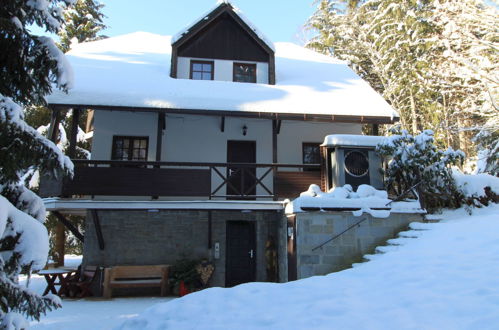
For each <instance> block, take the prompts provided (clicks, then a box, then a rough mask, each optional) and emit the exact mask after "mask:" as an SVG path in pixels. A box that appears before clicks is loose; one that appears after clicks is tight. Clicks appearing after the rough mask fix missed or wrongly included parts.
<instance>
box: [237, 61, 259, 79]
mask: <svg viewBox="0 0 499 330" xmlns="http://www.w3.org/2000/svg"><path fill="white" fill-rule="evenodd" d="M233 72H234V74H233V76H234V79H233V80H234V81H237V82H249V83H256V64H248V63H234V71H233Z"/></svg>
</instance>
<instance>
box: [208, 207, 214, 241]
mask: <svg viewBox="0 0 499 330" xmlns="http://www.w3.org/2000/svg"><path fill="white" fill-rule="evenodd" d="M212 222H213V213H212V211H211V210H209V211H208V249H211V246H212V243H211V240H212V233H211V230H212V228H211V227H212Z"/></svg>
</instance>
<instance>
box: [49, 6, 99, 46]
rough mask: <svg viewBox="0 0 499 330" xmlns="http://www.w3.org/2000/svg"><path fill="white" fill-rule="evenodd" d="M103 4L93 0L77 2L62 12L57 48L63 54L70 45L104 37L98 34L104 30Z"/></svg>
mask: <svg viewBox="0 0 499 330" xmlns="http://www.w3.org/2000/svg"><path fill="white" fill-rule="evenodd" d="M103 7H104V5H103V4H100V3H99V2H98V1H95V0H77V1H76V3H75V4H74V5H72V6H71V7H69V8H67V9H66V10H64V24H63V26H62V29H61V30H60V32H59V37H60V38H61V41H60V43H59V47H60V48H61V49H62V51H63V52H65V53H66V52H67V51H68V50H69V49H70V48H71V43H72V42H75V41H77V42H78V43H81V42H85V41H94V40H99V39H102V38H106V36H100V35H99V33H100V32H101V31H102V30H104V29H105V28H106V25H105V24H104V23H103V19H104V17H105V16H104V14H103V13H102V12H101V10H102V8H103Z"/></svg>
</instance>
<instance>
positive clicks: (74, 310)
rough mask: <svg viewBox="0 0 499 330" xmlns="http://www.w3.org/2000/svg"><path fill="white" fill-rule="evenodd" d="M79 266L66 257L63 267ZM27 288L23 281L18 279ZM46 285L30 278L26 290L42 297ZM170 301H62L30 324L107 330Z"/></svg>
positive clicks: (49, 329)
mask: <svg viewBox="0 0 499 330" xmlns="http://www.w3.org/2000/svg"><path fill="white" fill-rule="evenodd" d="M80 264H81V256H75V255H66V256H65V260H64V265H65V267H72V268H76V267H78V266H79V265H80ZM20 283H21V284H24V285H26V277H25V276H24V277H21V278H20ZM46 286H47V283H46V282H45V279H44V278H43V276H38V275H33V276H31V280H30V284H29V288H30V289H32V290H33V291H35V292H37V293H40V294H42V293H43V290H45V287H46ZM172 299H174V298H173V297H165V298H163V297H139V298H137V297H133V298H114V299H111V300H104V299H100V298H88V299H63V301H62V308H61V309H57V310H54V311H52V312H48V313H47V315H45V316H42V318H41V320H40V322H37V321H32V322H31V327H30V329H34V330H67V329H71V330H88V329H92V330H107V329H112V328H114V327H116V326H118V325H120V324H121V323H122V322H123V320H125V319H127V318H130V317H134V316H137V315H138V314H139V313H141V312H142V311H144V310H145V309H146V308H148V307H151V306H153V305H155V304H157V303H161V302H166V301H169V300H172Z"/></svg>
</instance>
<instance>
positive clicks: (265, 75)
mask: <svg viewBox="0 0 499 330" xmlns="http://www.w3.org/2000/svg"><path fill="white" fill-rule="evenodd" d="M191 60H197V61H213V62H214V64H215V68H214V70H215V75H214V77H213V79H214V80H220V81H232V79H233V63H234V62H238V63H249V64H256V82H257V83H259V84H268V83H269V65H268V63H265V62H247V61H229V60H213V59H209V58H190V57H178V62H177V78H179V79H189V77H190V70H191Z"/></svg>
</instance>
